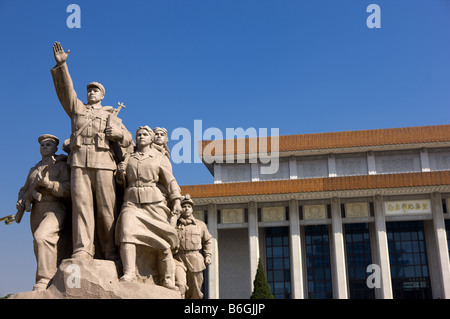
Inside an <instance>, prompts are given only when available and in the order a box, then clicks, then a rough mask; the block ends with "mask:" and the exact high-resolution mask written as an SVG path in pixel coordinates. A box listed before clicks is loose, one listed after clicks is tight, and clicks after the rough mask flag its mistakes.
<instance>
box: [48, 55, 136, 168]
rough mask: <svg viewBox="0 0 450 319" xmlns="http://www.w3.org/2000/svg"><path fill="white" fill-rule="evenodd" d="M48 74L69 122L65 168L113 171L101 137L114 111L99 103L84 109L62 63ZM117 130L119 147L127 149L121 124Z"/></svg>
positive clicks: (128, 138) (110, 155) (126, 136)
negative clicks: (69, 132)
mask: <svg viewBox="0 0 450 319" xmlns="http://www.w3.org/2000/svg"><path fill="white" fill-rule="evenodd" d="M51 73H52V76H53V83H54V85H55V89H56V93H57V95H58V98H59V101H60V103H61V105H62V106H63V108H64V110H65V111H66V113H67V115H69V117H70V119H71V125H72V135H71V138H70V144H71V153H70V156H69V161H68V162H69V164H70V165H71V166H72V167H86V168H97V169H108V170H115V169H116V163H115V161H114V157H113V153H112V150H111V147H110V141H109V140H108V139H107V138H106V136H105V128H106V124H107V120H108V117H109V116H110V115H111V114H112V112H113V110H114V109H113V108H112V107H111V106H104V107H103V106H101V105H100V103H99V104H98V105H89V104H87V105H86V104H84V103H83V102H81V101H80V100H79V99H78V98H77V94H76V92H75V90H74V89H73V83H72V79H71V78H70V74H69V71H68V68H67V64H66V63H63V64H61V65H59V66H56V67H54V68H53V69H51ZM86 124H87V125H86ZM120 129H121V131H122V133H123V138H122V141H119V145H120V146H121V147H123V148H127V147H128V146H130V145H131V143H132V141H133V137H132V135H131V133H130V132H128V130H127V129H126V128H125V126H124V125H123V124H121V123H120ZM80 130H81V131H80Z"/></svg>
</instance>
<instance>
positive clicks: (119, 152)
mask: <svg viewBox="0 0 450 319" xmlns="http://www.w3.org/2000/svg"><path fill="white" fill-rule="evenodd" d="M117 104H118V107H117V109H115V110H114V111H113V113H112V114H109V116H108V118H107V121H106V127H111V126H112V125H117V126H120V125H121V124H122V120H121V119H120V118H119V117H118V115H119V112H120V110H121V109H122V108H125V105H123V103H122V102H118V103H117ZM109 145H110V147H111V149H112V151H113V154H114V159H115V161H116V164H119V163H120V162H122V161H124V160H125V155H126V154H127V153H128V151H129V150H128V149H124V148H122V147H121V146H120V145H119V143H118V142H116V141H114V142H113V141H110V143H109Z"/></svg>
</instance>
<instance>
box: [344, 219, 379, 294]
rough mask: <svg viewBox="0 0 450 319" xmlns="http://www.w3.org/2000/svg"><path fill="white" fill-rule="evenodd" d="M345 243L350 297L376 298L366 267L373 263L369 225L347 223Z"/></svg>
mask: <svg viewBox="0 0 450 319" xmlns="http://www.w3.org/2000/svg"><path fill="white" fill-rule="evenodd" d="M345 244H346V247H347V266H348V282H349V291H350V299H374V298H375V292H374V290H373V289H370V288H369V287H367V283H366V280H367V276H368V274H367V272H366V269H367V266H368V265H370V264H372V257H371V252H370V237H369V225H368V224H367V223H363V224H345Z"/></svg>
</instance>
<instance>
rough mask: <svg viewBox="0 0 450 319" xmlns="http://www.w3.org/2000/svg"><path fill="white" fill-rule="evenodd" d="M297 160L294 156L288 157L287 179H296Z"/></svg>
mask: <svg viewBox="0 0 450 319" xmlns="http://www.w3.org/2000/svg"><path fill="white" fill-rule="evenodd" d="M297 178H298V173H297V159H296V158H295V157H294V156H291V157H289V179H297Z"/></svg>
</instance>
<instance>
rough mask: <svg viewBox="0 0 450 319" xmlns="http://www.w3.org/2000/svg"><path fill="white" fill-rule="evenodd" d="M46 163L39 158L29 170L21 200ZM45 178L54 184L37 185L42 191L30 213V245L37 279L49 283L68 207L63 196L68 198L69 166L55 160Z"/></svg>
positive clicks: (20, 194)
mask: <svg viewBox="0 0 450 319" xmlns="http://www.w3.org/2000/svg"><path fill="white" fill-rule="evenodd" d="M45 167H46V165H42V161H41V162H39V163H38V164H36V166H34V167H32V168H31V169H30V172H29V174H28V176H27V180H26V182H25V185H24V186H23V187H22V188H21V189H20V191H19V199H22V198H23V197H24V195H25V194H26V192H27V191H28V189H29V188H30V187H31V185H32V183H33V181H34V180H35V179H36V176H37V174H38V173H40V172H42V171H43V170H44V168H45ZM48 178H49V180H50V181H51V182H52V183H53V187H52V188H51V189H48V188H43V187H38V188H37V191H38V192H39V193H41V194H42V199H41V201H39V202H33V206H32V209H31V215H30V226H31V233H32V234H33V248H34V254H35V257H36V261H37V270H36V282H40V281H41V280H44V281H45V282H48V281H49V280H50V279H51V278H52V277H53V276H54V274H55V273H56V269H57V259H58V255H57V254H58V247H57V246H58V240H59V238H60V232H61V230H62V229H63V227H64V225H65V220H66V214H67V208H66V203H65V202H64V199H67V198H69V197H70V167H69V165H68V164H67V163H66V162H64V161H58V162H56V163H55V164H54V165H52V166H51V167H50V168H49V170H48Z"/></svg>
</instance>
